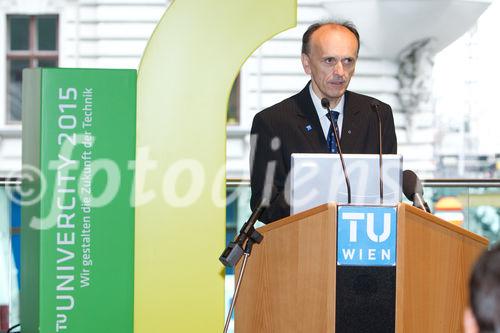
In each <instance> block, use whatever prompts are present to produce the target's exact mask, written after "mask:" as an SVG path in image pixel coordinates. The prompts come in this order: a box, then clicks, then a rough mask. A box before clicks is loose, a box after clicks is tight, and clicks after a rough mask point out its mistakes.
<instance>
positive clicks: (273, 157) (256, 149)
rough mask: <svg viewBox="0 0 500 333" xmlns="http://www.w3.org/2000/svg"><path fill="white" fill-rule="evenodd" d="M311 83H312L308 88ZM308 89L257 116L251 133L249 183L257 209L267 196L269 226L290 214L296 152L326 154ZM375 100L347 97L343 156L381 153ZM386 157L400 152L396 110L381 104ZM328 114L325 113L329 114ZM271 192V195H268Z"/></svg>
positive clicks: (264, 218) (349, 94)
mask: <svg viewBox="0 0 500 333" xmlns="http://www.w3.org/2000/svg"><path fill="white" fill-rule="evenodd" d="M309 84H310V83H309ZM309 84H307V85H306V87H305V88H304V89H302V91H301V92H299V93H298V94H296V95H294V96H292V97H289V98H287V99H285V100H283V101H281V102H280V103H278V104H275V105H273V106H271V107H269V108H267V109H265V110H263V111H261V112H259V113H258V114H256V115H255V117H254V119H253V124H252V130H251V134H252V136H251V151H250V179H251V189H252V197H251V199H250V205H251V208H252V210H255V209H256V208H257V207H258V206H259V204H260V203H261V202H262V199H263V196H264V194H266V195H265V197H266V198H267V199H268V200H269V207H268V208H267V209H266V210H265V212H264V214H262V216H261V218H260V220H261V221H262V222H264V223H269V222H272V221H275V220H278V219H280V218H283V217H286V216H288V215H290V206H289V204H288V200H287V196H288V193H289V189H288V188H285V183H287V185H286V186H287V187H288V183H289V182H286V179H287V177H288V174H289V173H290V163H291V160H290V159H291V157H290V156H291V154H292V153H328V152H329V151H328V144H327V142H326V139H325V136H324V133H323V130H322V128H321V124H320V121H319V118H318V114H317V112H316V109H315V107H314V104H313V101H312V98H311V95H310V93H309ZM373 100H375V99H374V98H372V97H369V96H365V95H361V94H357V93H354V92H351V91H346V92H345V104H344V120H343V123H342V134H341V138H340V147H341V148H342V153H344V154H378V153H379V144H378V119H377V115H376V113H375V112H373V111H372V110H371V108H370V103H371V102H372V101H373ZM378 102H379V103H380V113H381V119H382V135H383V148H382V151H383V153H384V154H395V153H396V152H397V140H396V132H395V128H394V118H393V115H392V109H391V107H390V106H389V105H388V104H385V103H383V102H380V101H378ZM325 113H326V111H325ZM269 193H270V195H269Z"/></svg>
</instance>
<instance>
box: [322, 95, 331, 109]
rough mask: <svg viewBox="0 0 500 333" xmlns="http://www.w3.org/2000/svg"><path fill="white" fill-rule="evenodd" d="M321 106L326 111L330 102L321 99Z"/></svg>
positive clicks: (326, 99)
mask: <svg viewBox="0 0 500 333" xmlns="http://www.w3.org/2000/svg"><path fill="white" fill-rule="evenodd" d="M321 106H322V107H323V108H325V109H327V110H328V109H330V101H329V100H328V98H325V97H323V98H322V99H321Z"/></svg>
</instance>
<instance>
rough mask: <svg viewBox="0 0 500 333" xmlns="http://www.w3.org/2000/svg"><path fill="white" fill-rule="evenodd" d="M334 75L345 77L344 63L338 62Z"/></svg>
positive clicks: (334, 67) (334, 68)
mask: <svg viewBox="0 0 500 333" xmlns="http://www.w3.org/2000/svg"><path fill="white" fill-rule="evenodd" d="M333 74H336V75H339V76H343V75H344V66H343V65H342V61H337V63H336V64H335V66H333Z"/></svg>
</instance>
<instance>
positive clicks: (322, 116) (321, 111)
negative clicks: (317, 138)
mask: <svg viewBox="0 0 500 333" xmlns="http://www.w3.org/2000/svg"><path fill="white" fill-rule="evenodd" d="M309 93H310V94H311V98H312V101H313V104H314V107H315V108H316V112H317V113H318V118H319V122H320V123H321V128H322V129H323V134H324V135H325V139H326V140H327V141H328V138H327V136H328V131H329V129H330V120H328V118H327V116H326V114H327V113H328V111H327V110H326V109H325V108H323V106H322V105H321V99H320V98H319V97H318V96H316V93H315V92H314V90H313V88H312V83H311V84H309ZM344 96H345V95H342V97H341V98H340V102H339V103H338V104H337V105H336V106H335V107H334V108H333V109H332V111H337V112H338V113H339V119H337V126H338V128H339V138H340V136H341V135H342V121H343V120H344Z"/></svg>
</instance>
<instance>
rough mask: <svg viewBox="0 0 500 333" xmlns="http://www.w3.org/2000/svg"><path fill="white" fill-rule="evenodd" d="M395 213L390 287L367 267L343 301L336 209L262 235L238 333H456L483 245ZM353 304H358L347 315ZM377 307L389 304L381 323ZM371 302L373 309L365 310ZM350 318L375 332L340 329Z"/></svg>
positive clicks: (409, 210) (419, 216)
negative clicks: (357, 315)
mask: <svg viewBox="0 0 500 333" xmlns="http://www.w3.org/2000/svg"><path fill="white" fill-rule="evenodd" d="M397 209H398V212H397V215H398V222H397V254H396V266H395V267H391V269H392V270H393V272H394V273H393V274H392V276H393V280H394V282H393V283H392V284H391V282H390V278H389V279H388V280H389V282H388V284H387V283H386V282H384V281H385V280H384V279H385V278H382V280H380V281H379V280H377V279H378V278H377V273H374V277H372V276H371V271H370V270H371V269H372V267H368V268H366V269H365V271H364V272H361V273H360V274H359V276H357V277H355V276H353V277H349V278H348V279H347V282H343V283H344V284H345V285H346V287H345V288H346V289H349V288H353V290H352V291H350V292H347V294H346V295H347V296H346V295H343V296H342V297H341V295H340V294H344V290H343V289H344V285H343V286H342V289H339V281H338V278H339V276H338V272H339V271H338V268H339V267H343V266H338V267H337V260H336V256H337V244H336V243H337V235H336V230H337V227H336V221H337V216H336V215H337V213H336V212H337V206H336V205H335V204H333V203H330V204H325V205H321V206H318V207H316V208H313V209H311V210H308V211H305V212H302V213H299V214H297V215H294V216H290V217H287V218H284V219H282V220H279V221H276V222H274V223H272V224H269V225H266V226H264V227H261V228H259V229H258V230H259V231H260V232H261V233H262V234H263V235H264V240H263V242H262V243H261V244H260V245H257V246H255V247H254V249H253V252H252V256H251V257H250V259H249V261H248V264H247V269H246V272H245V277H244V280H243V283H242V285H241V289H240V294H239V296H238V301H237V304H236V310H235V332H236V333H255V332H259V333H264V332H269V333H280V332H283V333H285V332H286V333H288V332H304V333H306V332H307V333H309V332H311V333H316V332H318V333H319V332H321V333H323V332H335V330H336V329H337V331H338V332H340V333H344V332H362V331H367V332H384V331H385V332H389V331H392V330H394V329H395V331H396V332H410V333H412V332H417V333H420V332H426V333H430V332H461V331H462V313H463V310H464V308H465V306H466V304H467V299H468V291H467V284H468V277H469V273H470V270H471V267H472V265H473V263H474V261H475V260H476V258H477V257H478V255H479V254H480V253H481V252H482V251H483V250H485V249H486V248H487V245H488V240H487V239H486V238H483V237H481V236H478V235H476V234H474V233H472V232H469V231H467V230H465V229H463V228H461V227H458V226H456V225H454V224H451V223H449V222H446V221H443V220H441V219H439V218H437V217H435V216H433V215H431V214H428V213H426V212H424V211H422V210H419V209H417V208H414V207H412V206H409V205H407V204H399V206H398V208H397ZM373 269H374V270H375V269H376V268H373ZM383 274H385V273H383ZM390 274H391V273H389V276H390ZM394 275H395V276H394ZM351 282H352V283H351ZM387 285H388V286H389V287H387ZM391 289H392V290H391ZM391 293H392V295H393V296H391V295H390V294H391ZM387 294H389V296H387ZM340 299H342V301H340ZM360 299H361V301H360ZM351 300H352V302H353V303H356V304H355V305H353V306H352V307H350V306H351V305H352V304H350V302H351ZM379 301H380V303H385V304H386V306H387V302H389V305H390V306H391V307H392V311H393V312H392V313H393V314H392V315H390V314H389V315H388V316H386V315H385V314H384V312H391V311H385V310H383V309H384V306H383V305H381V306H380V307H378V306H377V302H379ZM370 302H371V303H372V304H375V307H373V306H372V307H371V308H370V307H369V306H368V304H369V303H370ZM340 303H341V304H340ZM365 303H366V306H367V307H366V308H364V306H365ZM340 307H342V308H343V310H342V311H340V309H339V308H340ZM378 309H382V310H380V311H378ZM353 311H361V312H362V314H361V316H362V317H363V316H364V317H363V318H365V319H367V322H369V321H372V323H373V324H372V323H369V324H366V325H365V326H364V327H365V328H358V329H350V328H348V329H346V327H363V326H362V325H363V323H361V326H359V325H360V321H358V322H356V321H355V320H353V322H347V323H346V322H345V321H346V320H343V323H342V327H343V328H342V329H340V328H339V327H340V326H338V325H339V323H336V319H337V320H338V318H339V317H340V315H339V313H341V314H342V316H344V315H345V313H347V316H348V317H349V316H350V315H351V314H352V312H353ZM363 311H365V312H364V313H363ZM349 318H351V317H349ZM388 318H389V319H388ZM361 321H363V320H361ZM336 325H337V326H336ZM367 325H372V326H367ZM377 325H379V326H378V327H379V328H377ZM366 327H373V329H366ZM380 327H385V329H380ZM387 327H389V328H390V329H389V330H387Z"/></svg>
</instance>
